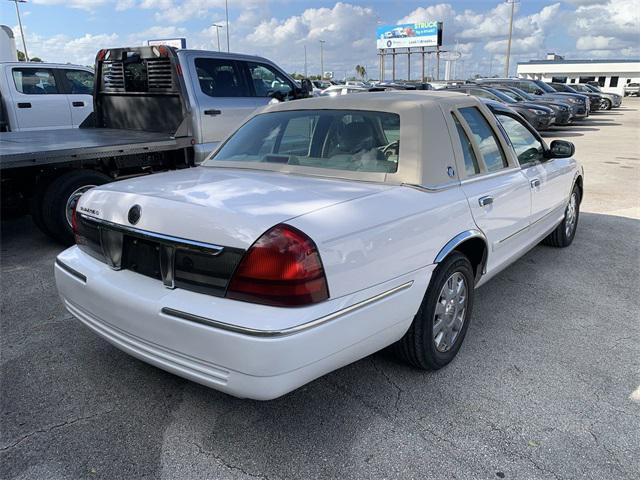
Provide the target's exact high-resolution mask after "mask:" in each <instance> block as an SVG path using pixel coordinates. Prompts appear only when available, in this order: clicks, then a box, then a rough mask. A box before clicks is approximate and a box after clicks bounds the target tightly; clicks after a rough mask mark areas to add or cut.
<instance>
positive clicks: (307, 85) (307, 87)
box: [300, 78, 313, 98]
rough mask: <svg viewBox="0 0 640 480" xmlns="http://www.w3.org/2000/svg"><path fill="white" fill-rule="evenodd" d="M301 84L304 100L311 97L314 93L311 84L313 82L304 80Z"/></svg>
mask: <svg viewBox="0 0 640 480" xmlns="http://www.w3.org/2000/svg"><path fill="white" fill-rule="evenodd" d="M300 83H301V84H302V88H301V90H302V92H301V93H302V98H306V97H310V96H311V93H312V92H313V84H312V83H311V80H309V79H308V78H303V79H302V81H301V82H300Z"/></svg>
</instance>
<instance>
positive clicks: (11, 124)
mask: <svg viewBox="0 0 640 480" xmlns="http://www.w3.org/2000/svg"><path fill="white" fill-rule="evenodd" d="M93 78H94V76H93V71H92V70H91V69H90V68H87V67H82V66H80V65H71V64H59V63H35V62H28V63H27V62H0V112H1V114H0V132H9V131H11V132H21V131H22V132H24V131H34V130H44V129H55V128H72V127H79V126H80V124H81V123H82V122H83V121H84V120H85V119H86V118H87V117H88V116H89V114H90V113H91V112H92V111H93Z"/></svg>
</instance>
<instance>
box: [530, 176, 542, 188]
mask: <svg viewBox="0 0 640 480" xmlns="http://www.w3.org/2000/svg"><path fill="white" fill-rule="evenodd" d="M539 186H540V179H538V178H534V179H533V180H531V188H538V187H539Z"/></svg>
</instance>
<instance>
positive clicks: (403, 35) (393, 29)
mask: <svg viewBox="0 0 640 480" xmlns="http://www.w3.org/2000/svg"><path fill="white" fill-rule="evenodd" d="M376 38H377V42H376V45H377V47H378V48H413V47H435V46H441V45H442V22H420V23H403V24H400V25H384V26H380V27H378V28H377V29H376Z"/></svg>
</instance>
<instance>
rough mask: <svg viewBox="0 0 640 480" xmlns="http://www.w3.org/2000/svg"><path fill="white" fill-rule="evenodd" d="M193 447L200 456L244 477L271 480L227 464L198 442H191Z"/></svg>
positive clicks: (263, 475) (262, 475)
mask: <svg viewBox="0 0 640 480" xmlns="http://www.w3.org/2000/svg"><path fill="white" fill-rule="evenodd" d="M191 443H192V444H193V445H195V447H196V448H197V449H198V453H200V455H206V456H210V457H213V458H214V459H215V460H216V461H217V462H218V463H219V464H221V465H223V466H225V467H226V468H228V469H230V470H236V471H238V472H240V473H242V474H244V475H247V476H249V477H251V478H262V479H264V480H271V478H272V477H269V476H268V475H265V474H260V473H251V472H248V471H246V470H245V469H244V468H242V467H239V466H237V465H232V464H230V463H227V462H226V461H225V460H224V459H223V458H222V457H221V456H220V455H217V454H216V453H215V452H213V451H212V450H206V449H204V448H202V446H201V445H200V444H198V443H196V442H191ZM273 478H281V477H273Z"/></svg>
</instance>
